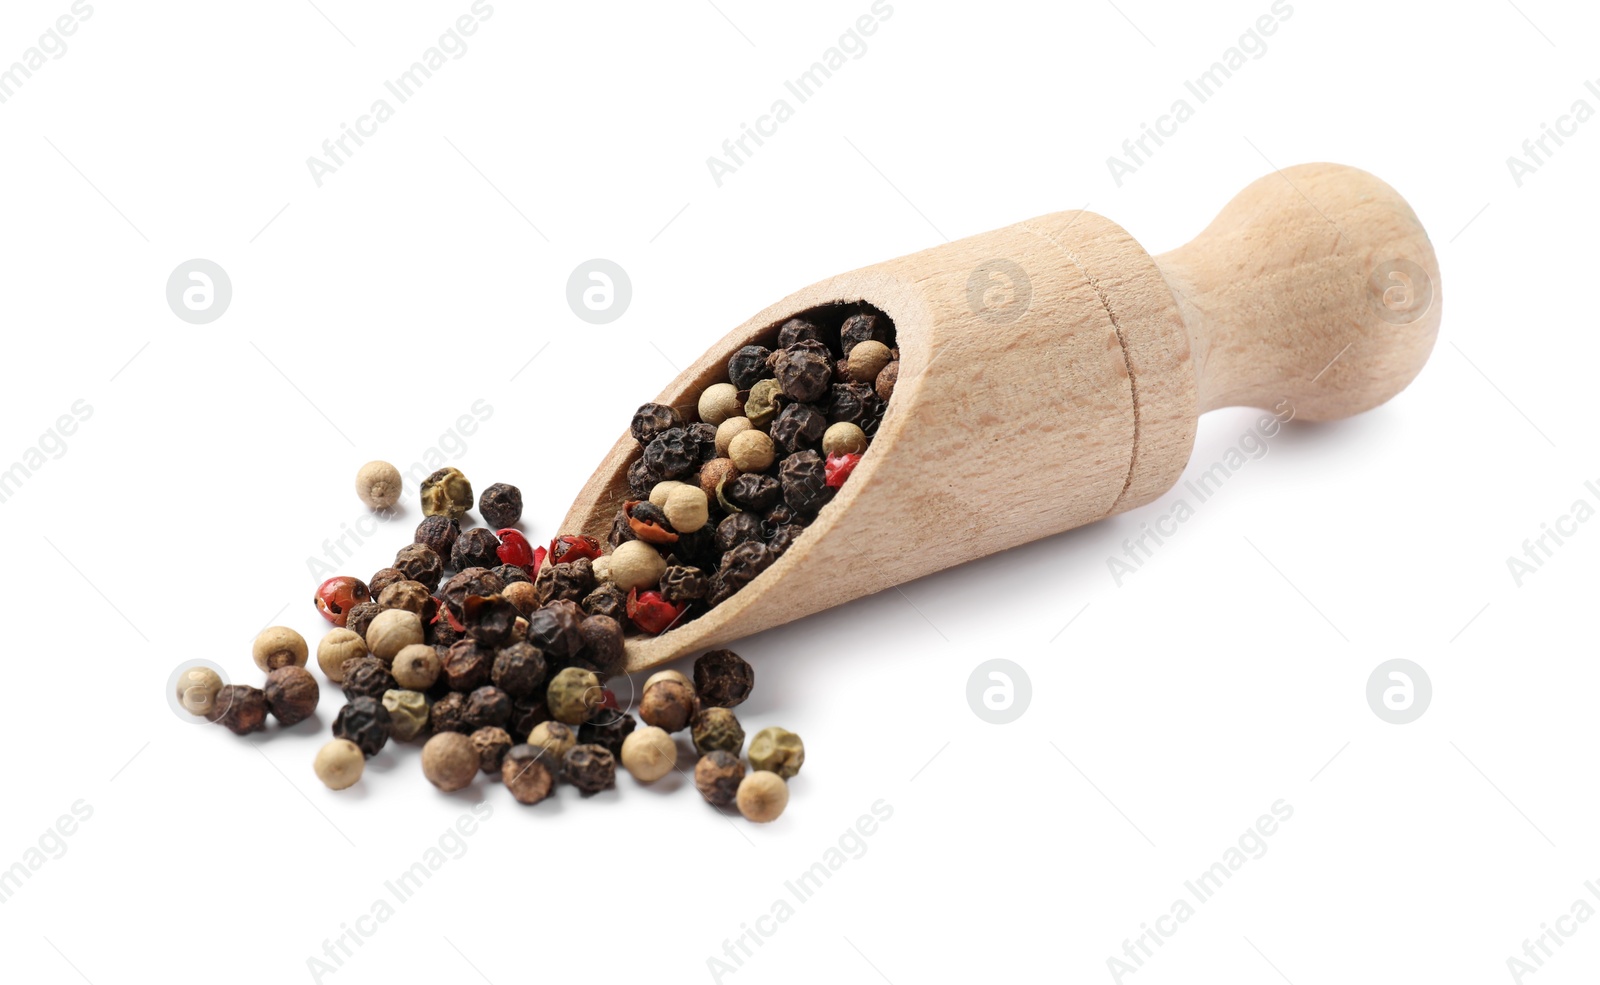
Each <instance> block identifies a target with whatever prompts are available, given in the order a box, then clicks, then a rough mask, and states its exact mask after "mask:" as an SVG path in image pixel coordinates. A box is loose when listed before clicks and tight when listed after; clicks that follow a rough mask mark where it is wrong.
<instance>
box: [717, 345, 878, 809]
mask: <svg viewBox="0 0 1600 985" xmlns="http://www.w3.org/2000/svg"><path fill="white" fill-rule="evenodd" d="M866 344H867V343H865V342H862V343H859V344H857V345H856V351H860V349H861V347H862V346H864V345H866ZM734 802H735V803H736V804H738V806H739V813H740V814H743V815H744V816H745V820H747V821H754V822H755V823H757V824H766V823H767V822H768V821H776V820H777V819H778V815H780V814H782V813H783V809H784V808H785V807H788V806H789V785H788V784H787V783H785V782H783V777H781V776H779V775H778V774H776V773H773V772H770V771H768V770H756V771H754V772H753V773H750V774H748V775H746V776H745V778H744V779H743V780H740V781H739V791H738V793H737V794H735V795H734Z"/></svg>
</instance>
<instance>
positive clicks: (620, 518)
mask: <svg viewBox="0 0 1600 985" xmlns="http://www.w3.org/2000/svg"><path fill="white" fill-rule="evenodd" d="M634 495H636V496H648V495H650V490H648V489H646V490H645V491H644V492H642V493H641V492H638V491H637V490H635V491H634ZM638 539H639V537H638V535H637V534H635V533H634V532H633V524H631V523H629V522H628V511H627V509H626V508H623V509H620V510H618V511H617V515H616V517H615V518H614V519H612V521H611V535H610V536H609V537H607V538H606V541H607V542H608V543H609V544H610V545H611V546H612V548H613V549H615V548H617V547H620V546H622V545H623V544H626V543H627V542H628V541H630V540H638Z"/></svg>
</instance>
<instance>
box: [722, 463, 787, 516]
mask: <svg viewBox="0 0 1600 985" xmlns="http://www.w3.org/2000/svg"><path fill="white" fill-rule="evenodd" d="M721 494H722V498H724V499H726V500H727V501H728V502H730V503H732V504H733V505H734V506H737V507H738V508H739V509H741V510H749V511H750V512H752V513H765V512H766V511H767V510H769V509H771V508H772V507H773V506H774V505H776V504H777V502H778V497H779V496H780V495H781V494H782V492H781V490H780V488H779V486H778V480H777V479H774V478H773V477H772V476H770V475H761V474H760V473H757V472H746V473H745V474H744V475H741V476H737V477H735V478H734V479H733V480H732V481H729V482H724V483H723V484H722V489H721Z"/></svg>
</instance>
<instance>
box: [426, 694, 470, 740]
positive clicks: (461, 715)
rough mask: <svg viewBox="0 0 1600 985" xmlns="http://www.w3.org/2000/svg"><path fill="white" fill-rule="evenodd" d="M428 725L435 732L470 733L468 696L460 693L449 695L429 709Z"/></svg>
mask: <svg viewBox="0 0 1600 985" xmlns="http://www.w3.org/2000/svg"><path fill="white" fill-rule="evenodd" d="M428 723H429V724H430V725H432V726H433V730H434V731H435V732H470V731H471V729H469V728H467V696H466V695H465V694H462V693H461V692H460V691H451V692H450V693H449V694H447V695H445V696H444V697H442V698H440V699H439V700H438V701H435V702H434V703H433V707H432V708H429V709H428Z"/></svg>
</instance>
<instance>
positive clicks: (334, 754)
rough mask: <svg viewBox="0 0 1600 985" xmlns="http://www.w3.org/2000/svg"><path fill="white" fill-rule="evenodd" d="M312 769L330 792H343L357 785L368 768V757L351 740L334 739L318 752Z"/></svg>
mask: <svg viewBox="0 0 1600 985" xmlns="http://www.w3.org/2000/svg"><path fill="white" fill-rule="evenodd" d="M311 768H312V770H314V771H315V772H316V774H317V779H319V780H321V781H322V782H323V784H324V785H325V786H326V787H327V788H328V789H329V790H343V789H345V788H347V787H351V786H354V785H355V782H356V781H357V780H359V779H361V773H362V771H363V770H365V769H366V768H367V757H366V756H363V755H362V754H361V747H360V746H358V745H356V744H355V743H354V742H351V741H350V740H349V739H334V740H333V741H332V742H330V743H328V744H327V745H325V746H323V747H322V748H321V749H318V750H317V758H316V759H315V760H313V761H312V763H311Z"/></svg>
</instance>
